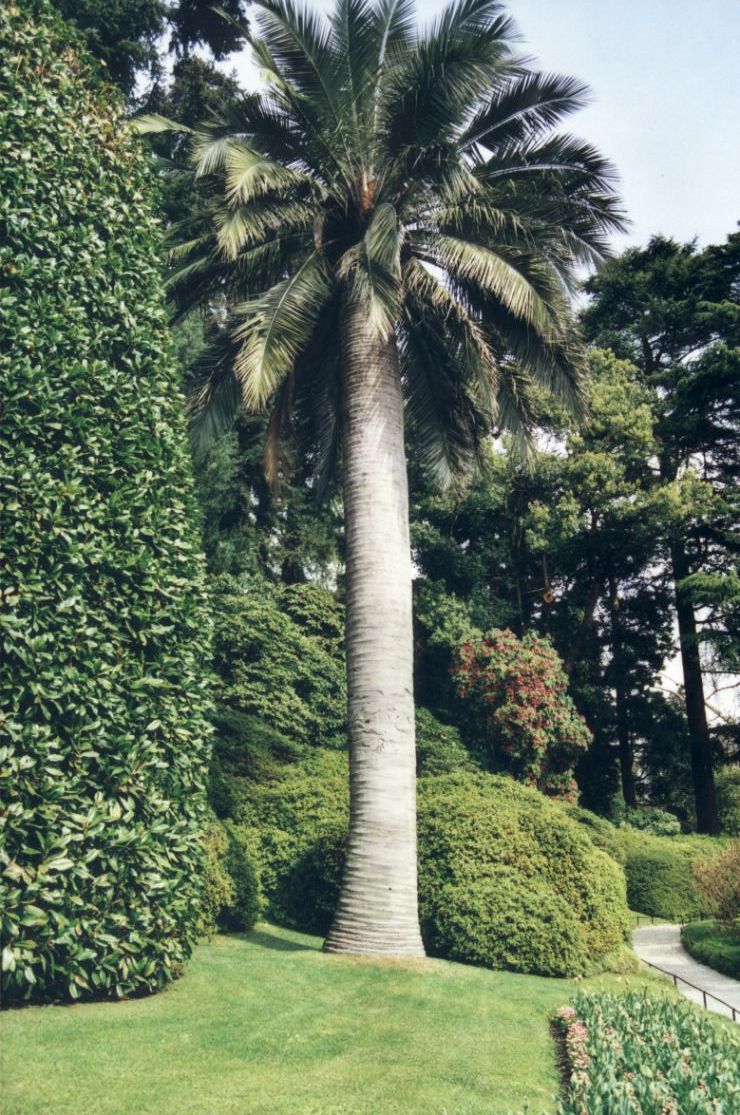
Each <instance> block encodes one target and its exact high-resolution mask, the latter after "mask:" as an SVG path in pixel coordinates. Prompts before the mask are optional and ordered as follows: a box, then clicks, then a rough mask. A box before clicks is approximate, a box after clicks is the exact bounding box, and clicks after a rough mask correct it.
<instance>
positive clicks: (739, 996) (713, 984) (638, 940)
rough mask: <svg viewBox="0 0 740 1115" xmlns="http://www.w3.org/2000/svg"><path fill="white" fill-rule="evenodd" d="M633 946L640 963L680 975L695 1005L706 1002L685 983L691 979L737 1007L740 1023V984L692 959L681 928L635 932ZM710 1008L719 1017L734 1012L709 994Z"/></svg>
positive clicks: (649, 928)
mask: <svg viewBox="0 0 740 1115" xmlns="http://www.w3.org/2000/svg"><path fill="white" fill-rule="evenodd" d="M632 947H633V948H634V950H635V952H636V953H637V955H638V956H639V957H640V960H646V961H648V962H649V963H650V964H657V966H658V967H659V968H662V969H663V971H665V972H670V973H671V975H676V976H678V977H679V979H678V990H679V991H680V992H681V994H682V995H685V996H686V998H687V999H691V1000H692V1001H693V1002H695V1003H702V1002H703V996H702V993H701V991H695V990H694V988H692V987H687V985H686V984H685V983H682V980H688V981H689V983H693V984H696V986H697V987H701V988H703V990H705V991H707V992H711V994H712V995H716V996H717V998H718V999H722V1000H723V1001H724V1002H725V1003H729V1004H730V1006H731V1007H735V1009H736V1011H737V1014H736V1015H735V1018H736V1020H737V1021H738V1022H740V981H739V980H736V979H731V978H730V977H729V976H723V975H722V974H721V972H715V970H714V968H707V966H706V965H705V964H699V963H698V962H697V961H696V960H694V959H693V957H691V956H689V954H688V953H687V951H686V949H685V948H684V947H683V945H682V944H681V930H680V928H679V926H677V925H646V926H644V927H643V928H641V929H635V930H634V931H633V933H632ZM707 1006H708V1007H709V1009H710V1010H713V1011H716V1013H717V1014H724V1015H726V1016H727V1017H732V1011H731V1010H730V1009H729V1007H726V1006H722V1005H721V1004H720V1003H718V1002H716V1001H715V1000H713V999H711V998H710V997H709V995H707Z"/></svg>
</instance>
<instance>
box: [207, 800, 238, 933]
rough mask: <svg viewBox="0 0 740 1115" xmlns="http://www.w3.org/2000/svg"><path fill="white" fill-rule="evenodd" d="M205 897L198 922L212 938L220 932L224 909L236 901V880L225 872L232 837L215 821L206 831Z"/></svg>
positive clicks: (209, 823) (212, 821) (211, 822)
mask: <svg viewBox="0 0 740 1115" xmlns="http://www.w3.org/2000/svg"><path fill="white" fill-rule="evenodd" d="M203 850H204V865H203V898H202V901H201V907H200V918H199V920H198V931H199V933H200V934H201V936H204V937H210V936H211V935H212V934H213V933H215V932H216V931H217V930H218V927H219V918H220V916H221V911H222V909H223V908H224V906H227V905H229V904H230V903H231V902H232V901H233V898H234V880H233V879H232V878H231V876H230V875H229V873H228V871H227V869H226V855H227V852H228V850H229V838H228V836H227V835H226V829H225V828H224V826H223V825H222V824H221V823H220V822H219V821H217V820H215V818H214V819H213V820H211V821H209V822H208V824H207V825H206V826H205V828H204V830H203Z"/></svg>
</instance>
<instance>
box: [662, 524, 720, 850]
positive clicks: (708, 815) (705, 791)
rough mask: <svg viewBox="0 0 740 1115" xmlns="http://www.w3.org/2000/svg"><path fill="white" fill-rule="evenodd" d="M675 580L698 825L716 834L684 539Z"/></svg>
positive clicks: (676, 552)
mask: <svg viewBox="0 0 740 1115" xmlns="http://www.w3.org/2000/svg"><path fill="white" fill-rule="evenodd" d="M671 561H672V563H673V580H674V584H675V586H676V616H677V619H678V634H679V639H680V643H681V664H682V666H683V690H684V699H685V702H686V718H687V720H688V724H689V739H690V742H691V773H692V777H693V782H694V800H695V803H696V827H697V830H698V831H699V832H704V833H710V834H713V835H716V834H717V833H718V832H719V817H718V815H717V794H716V790H715V786H714V770H713V766H712V742H711V739H710V737H709V727H708V725H707V710H706V706H705V704H704V685H703V682H702V671H701V659H700V658H699V643H698V641H697V637H696V617H695V616H694V609H693V607H692V605H691V603H689V602H688V601H686V600H685V599H682V596H681V593H679V591H678V585H679V583H680V582H681V581H683V580H684V578H685V577H688V576H689V573H690V572H691V567H690V565H689V560H688V557H687V556H686V550H685V548H684V546H683V544H682V543H680V542H673V543H672V544H671Z"/></svg>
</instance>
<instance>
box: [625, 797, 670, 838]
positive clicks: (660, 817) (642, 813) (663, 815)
mask: <svg viewBox="0 0 740 1115" xmlns="http://www.w3.org/2000/svg"><path fill="white" fill-rule="evenodd" d="M611 820H612V821H613V822H614V824H615V825H620V826H621V825H629V826H630V828H633V829H637V830H638V832H650V833H652V834H653V836H678V834H679V832H680V831H681V822H680V821H679V819H678V817H676V815H675V814H674V813H668V812H666V810H665V809H658V808H656V807H655V806H647V805H642V806H639V807H638V808H636V809H633V808H631V807H630V806H629V805H625V802H624V798H622V797H617V798H615V799H614V801H613V802H612V808H611Z"/></svg>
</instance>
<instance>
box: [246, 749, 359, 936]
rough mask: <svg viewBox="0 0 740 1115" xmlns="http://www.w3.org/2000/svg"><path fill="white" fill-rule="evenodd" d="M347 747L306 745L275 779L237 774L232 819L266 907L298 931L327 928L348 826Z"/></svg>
mask: <svg viewBox="0 0 740 1115" xmlns="http://www.w3.org/2000/svg"><path fill="white" fill-rule="evenodd" d="M348 783H349V772H348V762H347V755H346V754H344V753H342V752H338V751H334V750H331V749H329V748H316V749H311V751H310V752H308V753H307V755H306V758H305V759H304V761H303V762H302V763H300V764H295V765H290V766H285V767H284V769H283V774H282V777H281V778H280V779H276V780H273V781H270V782H266V783H262V784H260V783H254V782H247V781H246V780H244V781H241V782H240V783H239V784H238V786H237V788H236V790H235V797H236V798H237V799H238V803H239V804H238V807H237V809H236V811H235V821H236V823H237V824H238V825H239V827H240V830H241V831H242V832H243V834H244V838H245V841H246V844H247V847H248V848H249V850H250V853H251V855H252V858H253V861H254V863H255V865H256V867H257V871H258V874H259V879H260V885H261V887H262V893H263V895H264V898H265V902H266V905H267V913H268V915H269V916H270V917H272V918H274V919H275V920H276V921H277V922H279V923H280V924H282V925H288V926H291V927H293V928H295V929H303V930H305V931H306V932H316V933H322V932H324V931H325V930H326V929H327V928H328V924H329V922H330V920H331V914H332V913H333V910H334V906H335V904H336V899H337V896H338V894H339V884H340V881H341V874H342V868H343V866H344V855H345V848H346V840H347V831H348V826H349V785H348Z"/></svg>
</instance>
